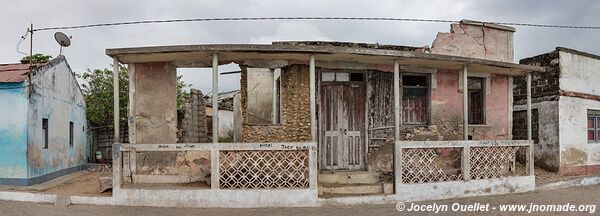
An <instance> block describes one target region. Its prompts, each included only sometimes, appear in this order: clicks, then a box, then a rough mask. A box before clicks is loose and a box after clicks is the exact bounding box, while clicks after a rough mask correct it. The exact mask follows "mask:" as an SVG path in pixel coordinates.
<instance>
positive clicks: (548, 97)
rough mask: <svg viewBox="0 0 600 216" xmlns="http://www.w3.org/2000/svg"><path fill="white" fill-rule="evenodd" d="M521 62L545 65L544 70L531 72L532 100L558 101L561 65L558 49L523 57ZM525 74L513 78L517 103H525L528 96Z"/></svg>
mask: <svg viewBox="0 0 600 216" xmlns="http://www.w3.org/2000/svg"><path fill="white" fill-rule="evenodd" d="M519 63H520V64H527V65H534V66H540V67H544V68H545V71H544V72H532V73H531V100H532V102H539V101H556V100H558V95H559V91H560V84H559V83H560V82H559V80H560V66H559V54H558V51H552V52H549V53H545V54H542V55H538V56H534V57H530V58H525V59H521V61H519ZM526 85H527V83H526V80H525V76H520V77H514V78H513V95H514V103H515V105H520V104H525V103H526V102H527V101H526V97H527V88H526Z"/></svg>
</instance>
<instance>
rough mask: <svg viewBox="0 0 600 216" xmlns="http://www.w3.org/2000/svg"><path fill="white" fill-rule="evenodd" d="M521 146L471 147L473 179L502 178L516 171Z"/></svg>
mask: <svg viewBox="0 0 600 216" xmlns="http://www.w3.org/2000/svg"><path fill="white" fill-rule="evenodd" d="M518 149H519V147H517V146H503V147H471V158H470V159H469V160H470V162H471V179H487V178H500V177H503V176H506V174H507V173H514V172H515V160H516V154H517V150H518Z"/></svg>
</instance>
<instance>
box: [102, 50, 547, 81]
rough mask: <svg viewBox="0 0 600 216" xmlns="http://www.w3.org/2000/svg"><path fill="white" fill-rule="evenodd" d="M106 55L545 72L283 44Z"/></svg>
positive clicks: (408, 53) (133, 58)
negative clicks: (464, 67) (216, 55)
mask: <svg viewBox="0 0 600 216" xmlns="http://www.w3.org/2000/svg"><path fill="white" fill-rule="evenodd" d="M106 54H107V55H108V56H110V57H112V58H117V59H118V60H119V61H120V62H121V63H126V64H128V63H142V62H164V61H195V62H198V63H199V64H197V65H206V66H210V62H211V60H212V55H213V54H218V57H219V64H228V63H231V62H242V61H245V60H291V61H308V59H309V56H310V55H315V59H317V60H319V61H343V62H357V63H366V64H381V65H393V64H394V60H398V61H399V63H400V64H401V65H410V66H422V67H435V68H440V69H461V68H462V67H463V66H465V65H467V67H468V68H469V70H473V71H477V72H483V73H495V74H504V75H511V76H518V75H523V74H525V73H527V72H532V71H543V70H544V69H543V68H542V67H537V66H531V65H521V64H514V63H509V62H500V61H492V60H485V59H477V58H467V57H459V56H449V55H439V54H431V53H421V52H412V51H399V50H384V49H371V48H354V47H335V46H298V45H283V44H272V45H269V44H265V45H259V44H214V45H181V46H156V47H135V48H117V49H107V50H106ZM317 67H318V65H317Z"/></svg>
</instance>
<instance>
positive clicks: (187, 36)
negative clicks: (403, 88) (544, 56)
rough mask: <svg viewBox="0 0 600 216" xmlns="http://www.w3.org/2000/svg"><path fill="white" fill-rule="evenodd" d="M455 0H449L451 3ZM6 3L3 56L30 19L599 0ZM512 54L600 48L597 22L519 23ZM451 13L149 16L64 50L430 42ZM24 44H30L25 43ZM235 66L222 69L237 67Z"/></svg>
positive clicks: (446, 9) (515, 10) (557, 15)
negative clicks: (332, 18) (319, 18)
mask: <svg viewBox="0 0 600 216" xmlns="http://www.w3.org/2000/svg"><path fill="white" fill-rule="evenodd" d="M451 2H452V3H451ZM0 4H1V8H2V12H1V13H0V25H1V26H2V30H1V31H0V35H1V37H0V38H1V40H0V48H1V50H2V52H0V63H12V62H17V61H18V60H19V59H21V58H22V57H23V55H22V54H19V53H18V52H17V50H16V45H17V42H18V41H19V38H20V36H22V35H23V34H24V33H25V31H26V29H27V27H28V26H29V24H30V23H33V24H34V27H37V28H41V27H54V26H69V25H80V24H93V23H106V22H121V21H136V20H157V19H185V18H213V17H249V16H252V17H274V16H284V17H286V16H339V17H350V16H352V17H395V18H423V19H450V20H460V19H473V20H482V21H498V22H525V23H539V24H557V25H592V26H599V25H600V23H599V22H598V20H600V13H598V11H600V1H593V0H589V1H568V2H566V1H552V2H550V1H542V0H538V1H517V0H498V1H485V0H472V1H469V0H461V1H441V0H440V1H425V0H385V1H377V0H368V1H349V0H338V1H323V0H321V1H318V0H317V1H313V0H302V1H283V0H261V1H259V0H252V1H241V0H235V1H218V0H206V1H200V0H196V1H183V0H180V1H175V0H161V1H158V0H156V1H141V0H135V1H134V0H129V1H123V0H119V1H117V0H100V1H81V0H54V1H47V0H28V1H22V0H3V1H2V3H0ZM516 28H517V32H516V33H515V59H516V60H518V59H521V58H524V57H528V56H533V55H537V54H540V53H544V52H549V51H551V50H553V49H554V47H557V46H564V47H569V48H573V49H578V50H581V51H587V52H591V53H596V54H600V30H573V29H547V28H531V27H518V26H517V27H516ZM448 30H449V24H447V23H445V24H444V23H442V24H440V23H409V22H390V21H259V22H257V21H244V22H210V23H206V22H201V23H179V24H152V25H133V26H116V27H98V28H87V29H78V30H65V31H64V32H65V33H66V34H67V35H71V36H72V37H73V39H72V45H71V47H69V48H67V49H65V51H64V55H65V56H66V58H67V60H68V61H69V63H70V65H71V67H72V68H73V70H75V71H76V72H81V71H84V70H86V69H88V68H91V69H93V68H107V67H109V65H110V64H111V62H112V61H111V59H110V58H108V57H107V56H106V55H105V54H104V53H105V49H107V48H120V47H138V46H156V45H182V44H211V43H270V42H271V41H273V40H335V41H350V42H367V43H381V44H399V45H411V46H424V45H429V46H431V42H432V41H433V39H434V38H435V36H436V34H437V32H447V31H448ZM53 34H54V31H46V32H39V33H36V35H35V37H34V52H35V53H45V54H50V55H52V56H57V55H58V53H59V46H58V45H57V44H56V42H55V41H54V38H53ZM20 49H21V50H22V51H24V52H27V51H28V50H29V48H28V43H23V44H22V45H21V48H20ZM236 69H237V68H236V67H235V66H233V67H232V66H225V67H222V69H221V70H222V71H227V70H236ZM179 72H180V73H181V74H183V75H184V80H185V81H186V82H188V83H191V84H193V87H195V88H199V89H201V90H202V91H203V92H205V93H208V91H209V89H210V72H209V71H206V70H197V69H196V70H180V71H179ZM220 82H221V85H220V87H221V89H220V90H221V91H226V90H233V89H237V88H239V76H237V75H227V76H222V77H221V78H220Z"/></svg>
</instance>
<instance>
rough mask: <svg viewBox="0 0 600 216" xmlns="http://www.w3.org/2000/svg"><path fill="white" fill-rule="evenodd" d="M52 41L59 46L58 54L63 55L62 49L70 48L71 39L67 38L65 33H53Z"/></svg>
mask: <svg viewBox="0 0 600 216" xmlns="http://www.w3.org/2000/svg"><path fill="white" fill-rule="evenodd" d="M54 39H56V42H57V43H58V45H60V54H59V55H62V54H63V47H69V46H71V37H70V36H67V35H66V34H65V33H62V32H56V33H54Z"/></svg>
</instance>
